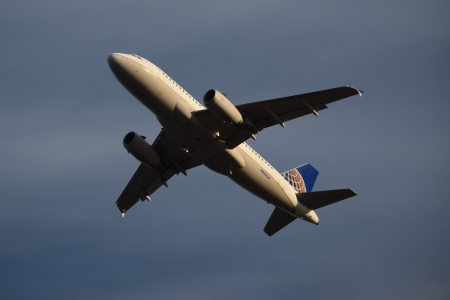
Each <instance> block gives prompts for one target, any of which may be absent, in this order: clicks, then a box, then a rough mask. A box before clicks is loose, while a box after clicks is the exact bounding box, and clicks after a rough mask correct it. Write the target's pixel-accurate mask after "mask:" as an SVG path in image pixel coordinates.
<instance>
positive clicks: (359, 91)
mask: <svg viewBox="0 0 450 300" xmlns="http://www.w3.org/2000/svg"><path fill="white" fill-rule="evenodd" d="M347 87H349V88H352V89H354V90H355V91H357V92H358V94H359V95H360V96H361V97H362V94H364V91H362V90H358V89H357V88H354V87H351V86H347Z"/></svg>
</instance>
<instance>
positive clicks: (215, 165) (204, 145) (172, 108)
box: [108, 53, 319, 224]
mask: <svg viewBox="0 0 450 300" xmlns="http://www.w3.org/2000/svg"><path fill="white" fill-rule="evenodd" d="M108 63H109V65H110V67H111V70H112V71H113V73H114V75H115V76H116V77H117V79H118V80H119V81H120V82H121V83H122V85H123V86H124V87H125V88H126V89H127V90H128V91H129V92H130V93H132V94H133V95H134V96H135V97H136V98H137V99H138V100H139V101H140V102H142V104H144V105H145V106H146V107H147V108H148V109H150V110H151V111H152V112H153V113H154V114H155V115H156V117H157V118H158V121H159V122H160V123H161V125H162V126H163V127H164V128H165V129H166V130H167V132H168V133H169V134H170V135H171V136H172V137H173V138H174V139H175V140H176V141H177V142H178V143H179V144H180V145H181V146H182V147H183V148H184V149H186V152H188V153H189V154H190V155H191V156H192V157H193V158H194V159H195V160H197V161H198V162H200V163H202V164H204V165H205V166H206V167H208V168H209V169H211V170H213V171H215V172H218V173H220V174H223V175H226V176H227V177H229V178H230V179H231V180H233V181H234V182H236V183H237V184H238V185H240V186H241V187H243V188H245V189H246V190H248V191H249V192H251V193H253V194H254V195H256V196H258V197H259V198H261V199H263V200H265V201H267V202H269V203H271V204H273V205H275V206H277V207H279V208H281V209H283V210H284V211H287V212H289V213H291V214H293V215H296V216H297V217H301V218H302V219H304V220H305V221H309V222H312V223H315V224H317V223H318V222H319V220H318V218H317V215H316V214H315V213H314V211H312V210H309V209H308V208H306V207H305V206H304V205H302V204H301V203H299V202H298V201H297V197H296V191H295V189H294V188H293V187H292V186H291V185H290V184H289V183H288V182H287V181H286V180H285V179H284V178H283V177H282V176H281V174H280V173H279V172H278V171H277V170H276V169H275V168H274V167H273V166H272V165H270V164H269V163H268V162H267V161H266V160H265V159H264V158H263V157H262V156H261V155H259V154H258V153H257V152H256V151H255V150H253V149H252V148H251V147H250V146H249V145H248V144H247V143H242V144H240V145H239V146H237V147H236V148H234V149H229V148H228V147H227V146H226V144H225V143H224V142H223V141H221V140H220V132H210V131H209V130H208V129H207V128H206V127H205V126H203V124H202V123H201V122H200V121H199V120H198V119H197V118H196V115H195V114H192V113H193V112H195V111H198V110H204V109H206V108H205V107H204V106H203V105H202V104H200V103H199V102H198V101H197V100H195V99H194V98H193V97H192V96H191V95H189V94H188V93H187V92H186V91H185V90H184V89H183V88H182V87H181V86H179V85H178V84H177V83H176V82H175V81H174V80H172V79H171V78H170V77H169V76H168V75H167V74H166V73H165V72H163V71H162V70H161V69H159V68H158V67H157V66H155V65H154V64H152V63H151V62H149V61H148V60H146V59H144V58H142V57H140V56H137V55H132V54H121V53H114V54H111V55H110V56H109V57H108Z"/></svg>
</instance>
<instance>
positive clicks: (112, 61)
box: [108, 53, 123, 70]
mask: <svg viewBox="0 0 450 300" xmlns="http://www.w3.org/2000/svg"><path fill="white" fill-rule="evenodd" d="M122 59H123V56H122V55H120V53H111V54H110V55H109V56H108V65H109V68H110V69H111V70H115V69H117V67H119V66H120V61H121V60H122Z"/></svg>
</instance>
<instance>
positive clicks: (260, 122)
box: [195, 86, 362, 148]
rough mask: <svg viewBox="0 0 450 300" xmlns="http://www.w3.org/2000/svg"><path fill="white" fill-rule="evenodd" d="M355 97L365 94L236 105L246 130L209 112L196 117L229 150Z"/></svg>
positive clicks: (343, 91) (341, 92)
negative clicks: (329, 105)
mask: <svg viewBox="0 0 450 300" xmlns="http://www.w3.org/2000/svg"><path fill="white" fill-rule="evenodd" d="M354 95H362V92H361V91H359V90H357V89H355V88H352V87H348V86H343V87H338V88H333V89H328V90H322V91H317V92H312V93H307V94H300V95H294V96H289V97H282V98H277V99H271V100H265V101H259V102H252V103H247V104H239V105H236V108H237V109H238V110H239V112H240V113H241V114H242V115H243V116H244V118H245V121H246V126H245V128H243V129H242V128H236V127H235V126H233V124H229V123H226V122H223V121H221V120H219V119H218V118H217V117H215V116H214V115H213V114H212V113H211V112H210V111H209V110H207V109H205V110H201V111H198V112H196V113H195V115H196V117H197V118H198V119H199V120H200V122H201V123H202V124H203V125H204V126H205V127H206V128H208V129H209V130H210V131H211V132H218V133H220V137H221V139H222V140H224V141H225V142H226V143H227V144H228V146H229V147H230V148H234V147H236V146H237V145H239V144H240V143H242V142H245V141H246V140H247V139H249V138H250V137H252V134H256V133H259V132H260V131H261V130H263V129H264V128H267V127H270V126H273V125H282V126H284V122H286V121H289V120H292V119H295V118H299V117H302V116H305V115H308V114H315V115H318V112H319V111H321V110H323V109H326V108H327V104H330V103H332V102H335V101H338V100H341V99H344V98H347V97H350V96H354Z"/></svg>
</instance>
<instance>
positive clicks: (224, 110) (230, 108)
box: [203, 89, 244, 127]
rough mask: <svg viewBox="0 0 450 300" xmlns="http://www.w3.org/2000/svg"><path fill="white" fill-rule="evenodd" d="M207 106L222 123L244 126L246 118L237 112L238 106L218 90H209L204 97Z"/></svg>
mask: <svg viewBox="0 0 450 300" xmlns="http://www.w3.org/2000/svg"><path fill="white" fill-rule="evenodd" d="M203 103H205V106H206V107H207V108H208V109H209V110H210V111H211V112H212V113H213V114H214V115H215V116H216V117H218V118H219V119H221V120H222V121H225V122H228V123H233V124H234V125H236V126H238V127H242V126H243V125H244V118H243V116H242V115H241V113H240V112H239V111H238V110H237V108H236V106H234V104H233V103H231V102H230V100H228V99H227V97H225V95H224V94H222V93H221V92H219V91H217V90H212V89H211V90H209V91H207V92H206V94H205V96H203Z"/></svg>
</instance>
